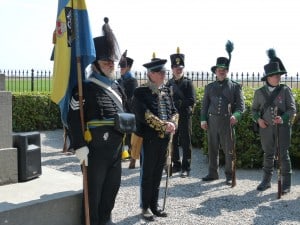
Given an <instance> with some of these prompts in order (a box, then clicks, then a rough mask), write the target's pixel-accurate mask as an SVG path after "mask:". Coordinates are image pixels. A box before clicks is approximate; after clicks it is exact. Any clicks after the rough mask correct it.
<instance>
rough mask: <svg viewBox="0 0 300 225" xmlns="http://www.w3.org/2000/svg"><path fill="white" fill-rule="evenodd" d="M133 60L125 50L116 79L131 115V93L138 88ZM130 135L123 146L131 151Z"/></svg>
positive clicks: (132, 162)
mask: <svg viewBox="0 0 300 225" xmlns="http://www.w3.org/2000/svg"><path fill="white" fill-rule="evenodd" d="M133 61H134V60H133V59H132V58H130V57H128V56H127V50H125V52H124V53H123V55H122V57H121V60H120V62H119V66H120V74H121V77H120V78H119V79H118V83H119V84H120V85H121V87H122V88H123V90H124V92H125V94H126V97H127V101H126V108H127V109H128V112H130V113H132V112H133V108H132V98H133V92H134V90H135V89H136V88H137V86H138V82H137V79H136V78H135V77H134V75H133V74H132V72H131V68H132V65H133ZM130 140H131V134H126V139H125V146H126V147H127V148H129V150H130V149H131V143H130ZM133 168H135V159H133V158H131V159H130V164H129V169H133Z"/></svg>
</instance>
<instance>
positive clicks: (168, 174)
mask: <svg viewBox="0 0 300 225" xmlns="http://www.w3.org/2000/svg"><path fill="white" fill-rule="evenodd" d="M172 142H173V134H170V140H169V143H168V151H167V158H166V167H167V176H166V187H165V193H164V202H163V207H162V211H164V210H165V207H166V201H167V193H168V186H169V177H170V174H171V162H172V150H173V143H172Z"/></svg>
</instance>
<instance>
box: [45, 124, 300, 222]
mask: <svg viewBox="0 0 300 225" xmlns="http://www.w3.org/2000/svg"><path fill="white" fill-rule="evenodd" d="M41 141H42V165H43V166H47V167H51V168H54V169H57V170H60V171H63V172H66V173H72V174H75V175H77V176H81V172H80V167H79V161H78V160H77V158H76V157H75V156H74V155H65V154H63V153H62V146H63V131H62V130H55V131H45V132H41ZM128 164H129V162H128V161H124V162H122V167H123V171H122V183H121V188H120V191H119V194H118V196H117V199H116V204H115V208H114V210H113V221H114V222H115V223H116V224H118V225H131V224H147V223H146V222H145V221H144V220H142V219H141V217H140V211H141V210H140V208H139V161H137V163H136V165H137V168H136V169H132V170H129V169H128ZM206 173H207V158H206V156H204V155H203V154H202V151H201V150H199V149H194V150H193V155H192V170H191V176H190V177H188V178H180V177H179V174H175V175H173V176H172V177H171V178H170V179H169V189H168V198H167V203H166V212H167V213H168V217H167V218H155V221H154V222H150V223H149V224H153V225H155V224H172V225H184V224H186V225H190V224H205V225H210V224H226V225H237V224H240V225H247V224H257V225H273V224H274V225H275V224H276V225H277V224H278V225H279V224H282V225H283V224H290V225H294V224H300V171H299V170H294V172H293V175H292V176H293V184H292V192H291V193H290V194H288V195H285V196H282V198H281V199H277V179H276V173H275V174H274V176H273V181H272V182H273V183H272V187H271V188H270V189H268V190H266V191H264V192H258V191H256V186H257V185H258V184H259V182H260V179H261V177H262V171H261V170H242V169H238V170H237V186H236V187H235V188H231V187H228V186H226V185H225V180H224V170H223V168H220V179H219V180H216V181H213V182H207V183H206V182H202V181H201V177H203V176H205V175H206ZM164 187H165V174H164V175H163V178H162V182H161V189H160V190H161V197H160V200H159V203H160V205H162V202H163V200H162V199H163V193H164Z"/></svg>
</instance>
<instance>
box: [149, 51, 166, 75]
mask: <svg viewBox="0 0 300 225" xmlns="http://www.w3.org/2000/svg"><path fill="white" fill-rule="evenodd" d="M166 63H167V60H166V59H160V58H156V56H155V52H153V55H152V59H151V62H148V63H145V64H143V66H144V67H146V68H147V70H148V71H150V72H160V71H166V67H165V64H166Z"/></svg>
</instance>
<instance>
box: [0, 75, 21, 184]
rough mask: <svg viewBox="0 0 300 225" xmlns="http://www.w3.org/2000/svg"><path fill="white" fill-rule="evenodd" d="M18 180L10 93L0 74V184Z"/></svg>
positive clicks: (3, 76)
mask: <svg viewBox="0 0 300 225" xmlns="http://www.w3.org/2000/svg"><path fill="white" fill-rule="evenodd" d="M17 182H18V152H17V149H16V148H13V147H12V94H11V92H8V91H5V75H4V74H0V185H5V184H11V183H17Z"/></svg>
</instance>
